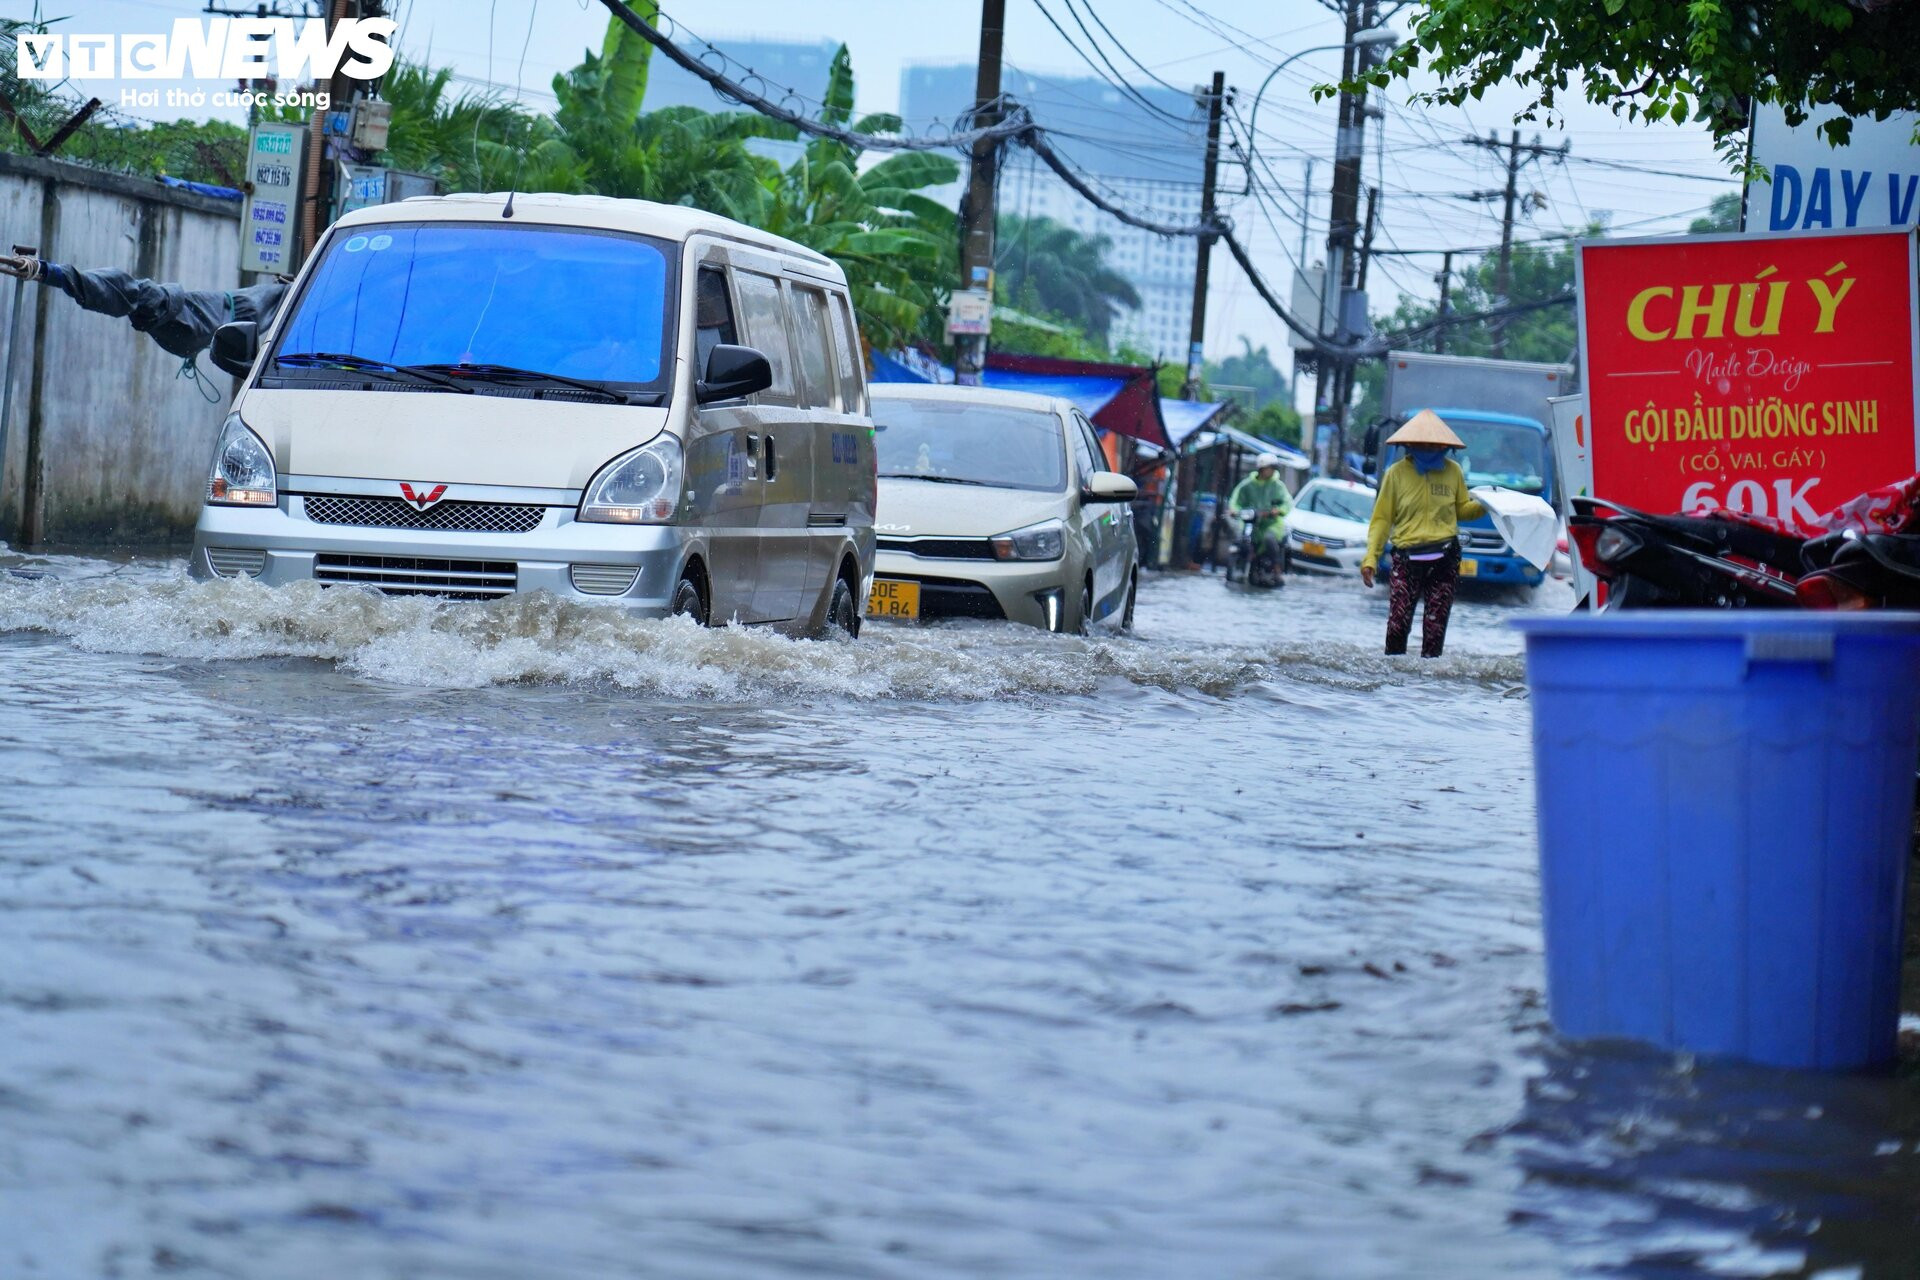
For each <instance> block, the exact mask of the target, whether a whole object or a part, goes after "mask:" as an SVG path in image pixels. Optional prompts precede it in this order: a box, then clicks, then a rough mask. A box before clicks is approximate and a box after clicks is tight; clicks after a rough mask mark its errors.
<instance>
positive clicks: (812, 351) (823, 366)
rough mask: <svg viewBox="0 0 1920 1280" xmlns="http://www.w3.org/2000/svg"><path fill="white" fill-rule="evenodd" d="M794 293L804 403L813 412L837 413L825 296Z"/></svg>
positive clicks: (798, 289) (837, 389)
mask: <svg viewBox="0 0 1920 1280" xmlns="http://www.w3.org/2000/svg"><path fill="white" fill-rule="evenodd" d="M791 288H792V289H793V301H794V307H793V319H794V326H793V329H794V336H795V338H796V340H797V341H798V342H799V344H800V371H801V372H802V373H804V374H805V375H806V377H807V403H808V404H810V405H812V406H813V407H814V408H816V409H833V410H836V411H837V410H838V409H839V408H840V407H841V406H840V381H839V379H838V378H835V377H834V376H833V357H832V356H831V355H830V354H829V353H828V351H827V295H826V294H824V293H822V292H820V291H819V290H818V289H808V288H803V287H802V286H800V285H793V286H791Z"/></svg>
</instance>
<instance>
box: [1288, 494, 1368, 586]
mask: <svg viewBox="0 0 1920 1280" xmlns="http://www.w3.org/2000/svg"><path fill="white" fill-rule="evenodd" d="M1373 497H1374V492H1373V490H1372V489H1369V488H1368V487H1367V486H1366V485H1364V484H1355V483H1354V482H1353V481H1351V480H1328V479H1320V480H1309V481H1308V482H1307V483H1306V484H1305V486H1303V487H1302V488H1301V490H1300V492H1299V493H1297V494H1295V495H1294V498H1293V510H1292V511H1291V512H1289V513H1288V514H1287V551H1288V554H1289V556H1290V557H1291V559H1292V561H1293V564H1292V567H1293V568H1295V569H1314V570H1318V571H1319V572H1321V573H1352V574H1358V573H1359V572H1360V561H1361V560H1363V559H1365V558H1366V554H1367V521H1368V520H1370V519H1372V518H1373Z"/></svg>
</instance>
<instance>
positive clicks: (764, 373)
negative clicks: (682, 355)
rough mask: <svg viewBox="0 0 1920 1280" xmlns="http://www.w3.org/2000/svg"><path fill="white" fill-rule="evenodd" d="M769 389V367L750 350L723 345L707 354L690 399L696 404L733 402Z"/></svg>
mask: <svg viewBox="0 0 1920 1280" xmlns="http://www.w3.org/2000/svg"><path fill="white" fill-rule="evenodd" d="M772 385H773V366H772V365H770V364H768V363H767V358H766V357H765V356H763V355H761V354H760V353H759V352H758V351H755V350H754V349H753V348H752V347H732V346H728V345H726V344H725V343H722V344H721V345H719V346H717V347H715V348H714V349H713V350H712V351H710V352H708V353H707V368H706V372H705V373H703V374H702V375H701V377H700V380H699V381H698V382H696V383H694V384H693V398H694V400H695V401H696V402H697V403H700V404H711V403H712V402H713V401H715V400H737V399H739V398H740V397H741V396H750V395H752V394H753V393H754V392H756V391H765V390H766V389H767V388H768V387H770V386H772Z"/></svg>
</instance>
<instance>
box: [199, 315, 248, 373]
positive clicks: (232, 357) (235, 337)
mask: <svg viewBox="0 0 1920 1280" xmlns="http://www.w3.org/2000/svg"><path fill="white" fill-rule="evenodd" d="M259 354H260V326H259V325H258V324H256V323H254V322H253V321H252V320H234V321H231V322H230V323H227V324H223V325H221V326H220V327H219V328H218V329H215V330H214V331H213V345H212V346H211V347H210V348H209V349H208V351H207V358H208V359H209V360H212V361H213V363H214V366H215V367H216V368H218V369H219V370H220V371H221V372H223V373H230V374H232V375H233V376H234V377H236V378H244V377H246V376H247V374H249V373H251V372H252V371H253V360H254V357H255V356H257V355H259Z"/></svg>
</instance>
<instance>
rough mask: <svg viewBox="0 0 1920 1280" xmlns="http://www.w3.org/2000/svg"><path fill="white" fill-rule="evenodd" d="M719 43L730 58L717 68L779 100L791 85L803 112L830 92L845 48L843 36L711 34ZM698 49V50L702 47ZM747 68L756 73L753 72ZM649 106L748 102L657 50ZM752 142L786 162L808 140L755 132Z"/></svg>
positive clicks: (705, 107) (714, 107)
mask: <svg viewBox="0 0 1920 1280" xmlns="http://www.w3.org/2000/svg"><path fill="white" fill-rule="evenodd" d="M708 38H709V39H711V40H712V41H713V43H714V45H715V47H717V48H720V49H724V50H725V51H726V55H727V59H728V60H727V61H725V62H720V63H716V64H715V66H714V70H716V71H719V72H721V73H723V74H725V75H726V76H727V77H729V78H730V79H733V80H735V81H737V82H739V83H741V84H743V85H744V86H745V87H747V88H749V89H753V90H755V91H756V92H759V93H761V94H764V95H765V96H766V97H768V98H771V99H772V100H773V101H775V102H779V101H781V100H783V99H784V98H785V97H786V93H787V91H788V90H789V89H791V90H793V91H794V92H795V93H797V94H799V95H800V100H799V101H797V102H795V103H794V104H793V106H794V109H795V110H797V111H798V112H799V113H800V114H802V115H808V114H811V113H812V112H813V111H814V109H815V108H816V107H817V106H818V105H819V102H820V100H821V99H822V98H824V97H825V96H826V92H827V74H828V72H830V71H831V70H832V69H833V55H834V53H835V52H836V51H837V50H838V49H839V48H840V42H839V41H837V40H827V39H820V40H811V41H802V40H754V39H746V38H741V39H735V38H733V37H731V36H729V37H725V38H721V37H718V36H710V37H708ZM693 52H694V53H696V54H698V53H699V52H700V50H699V47H698V46H697V45H696V46H694V49H693ZM745 68H751V70H752V73H753V75H754V76H757V77H758V79H757V80H755V79H751V78H749V77H748V72H747V70H745ZM641 107H642V109H644V110H647V111H658V110H659V109H660V108H661V107H699V108H700V109H701V110H702V111H744V110H746V109H747V108H745V107H742V106H739V105H737V104H735V103H732V102H729V101H727V100H726V99H725V98H722V97H721V96H720V95H719V94H717V93H715V92H714V91H713V86H712V85H710V84H708V83H707V82H706V81H705V80H702V79H701V78H700V77H699V76H696V75H694V74H693V73H692V72H691V71H688V70H686V69H684V68H683V67H681V66H680V65H679V64H678V63H676V62H674V61H673V60H672V59H671V58H666V57H662V56H661V55H659V54H655V55H654V56H653V57H652V58H651V59H649V60H648V63H647V92H646V96H645V97H644V98H643V99H642V100H641ZM747 148H748V150H750V151H753V152H755V153H757V154H759V155H763V156H769V157H771V158H772V159H774V160H775V161H777V162H779V163H780V164H782V165H786V164H791V163H793V161H794V160H796V159H798V158H799V156H800V153H801V151H802V150H803V144H801V143H798V142H785V141H782V140H780V139H777V138H754V139H752V140H750V141H749V142H748V143H747Z"/></svg>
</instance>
